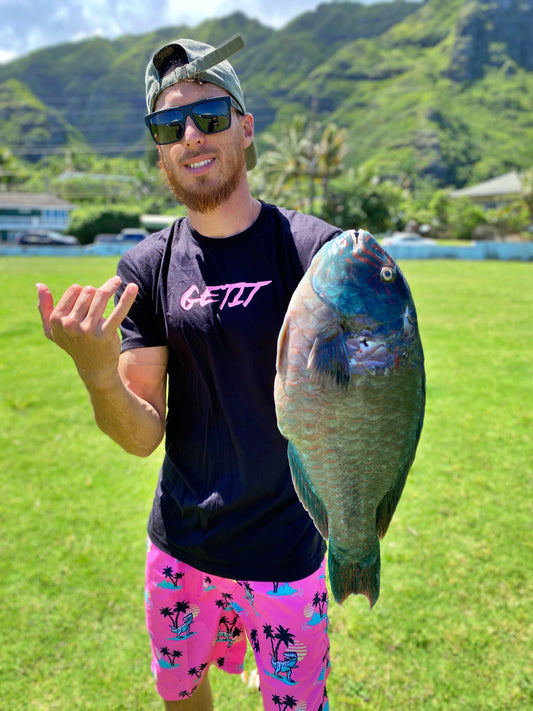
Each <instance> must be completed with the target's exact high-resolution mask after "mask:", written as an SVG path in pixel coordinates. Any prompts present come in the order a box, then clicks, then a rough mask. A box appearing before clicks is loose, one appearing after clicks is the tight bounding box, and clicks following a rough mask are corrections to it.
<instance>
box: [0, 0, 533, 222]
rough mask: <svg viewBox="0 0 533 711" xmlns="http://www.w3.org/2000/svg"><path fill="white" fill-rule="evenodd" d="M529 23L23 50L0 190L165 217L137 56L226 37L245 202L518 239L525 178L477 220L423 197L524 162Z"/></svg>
mask: <svg viewBox="0 0 533 711" xmlns="http://www.w3.org/2000/svg"><path fill="white" fill-rule="evenodd" d="M531 28H533V10H532V9H531V7H530V4H528V3H523V2H522V3H521V2H519V1H518V0H491V2H488V1H487V0H447V2H445V3H443V2H441V0H426V1H425V2H414V1H413V2H409V1H406V0H394V1H393V2H383V3H375V4H373V5H371V6H367V5H363V4H360V3H358V2H335V3H326V4H322V5H320V6H319V7H318V8H317V9H316V10H315V11H313V12H307V13H304V14H302V15H300V16H299V17H297V18H295V19H294V20H293V21H292V22H290V23H289V24H288V25H287V26H286V27H282V28H280V29H272V28H269V27H266V26H264V25H262V24H261V23H259V22H257V21H256V20H252V19H250V18H248V17H247V16H246V15H244V14H243V13H234V14H232V15H229V16H227V17H226V18H222V19H217V20H208V21H204V22H202V23H200V24H199V25H196V26H195V27H186V26H180V27H167V28H163V29H161V30H158V31H155V32H150V33H145V34H140V35H137V36H135V37H132V36H127V37H120V38H117V39H115V40H106V39H103V38H92V39H90V40H85V41H82V42H73V43H71V44H66V45H61V46H58V47H52V48H48V49H43V50H39V51H37V52H34V53H31V54H29V55H26V56H23V57H22V58H20V59H18V60H16V61H13V62H11V63H9V64H5V65H2V66H0V116H2V118H3V120H2V121H1V122H0V163H1V165H0V167H1V168H2V170H0V182H1V183H2V184H3V186H4V187H6V186H7V187H9V188H10V189H13V188H16V187H19V188H22V189H25V190H38V189H43V188H47V189H51V190H53V191H54V192H55V193H56V194H58V195H60V196H61V197H64V198H65V199H67V200H70V201H72V202H74V203H75V204H77V205H80V206H81V207H82V209H83V205H84V204H90V205H91V206H99V205H105V206H106V208H107V207H108V206H109V205H112V206H117V205H124V204H132V205H135V208H136V209H137V210H138V211H139V212H150V213H172V214H173V213H175V211H176V207H175V205H174V204H173V202H172V199H171V196H170V194H169V192H168V190H166V188H165V187H164V186H163V184H162V183H161V181H160V178H159V176H158V171H157V169H156V165H155V164H156V161H157V159H156V152H155V151H154V150H153V147H152V146H151V145H150V144H149V142H148V138H147V136H146V132H145V128H144V124H143V121H142V117H143V114H144V112H145V106H144V100H143V74H144V67H145V65H146V61H147V59H148V57H149V55H150V53H151V52H152V51H153V49H154V48H155V47H157V46H159V45H161V44H163V43H165V42H168V41H170V40H172V39H174V38H175V37H176V36H186V35H190V36H194V37H196V38H198V39H200V40H205V41H209V42H211V43H212V44H215V45H216V44H219V43H220V42H222V41H223V40H224V39H226V38H227V37H229V36H231V35H232V34H235V33H237V32H239V33H241V34H242V35H243V36H244V38H245V41H246V47H245V49H244V50H243V51H242V52H239V53H238V54H236V55H235V57H234V58H232V62H233V64H234V66H235V68H236V70H237V72H238V73H239V76H240V77H241V80H242V83H243V85H244V87H245V94H246V97H247V105H248V108H249V110H250V111H251V112H252V113H253V114H254V117H255V126H256V137H257V141H256V142H257V145H258V148H259V155H260V166H259V169H258V170H256V171H254V173H253V174H251V178H252V183H253V187H254V190H255V191H256V193H257V194H258V195H259V196H260V197H263V198H264V199H266V200H272V201H275V202H280V203H282V204H283V203H286V204H290V205H291V206H293V207H298V208H301V209H304V210H307V211H310V212H314V213H316V214H319V215H321V216H323V217H325V218H326V219H330V220H335V221H336V222H340V223H341V224H343V225H353V224H362V225H364V226H365V227H367V228H368V229H371V230H373V231H378V232H380V231H385V230H388V229H394V228H401V227H402V226H403V225H404V224H405V223H406V222H407V221H408V220H409V219H411V218H415V219H418V221H419V222H420V221H422V222H426V223H429V224H431V225H432V226H433V227H434V228H435V229H437V231H439V233H442V234H447V235H452V236H463V235H466V234H467V233H470V232H469V230H470V228H471V226H472V225H474V226H475V225H476V224H478V223H479V222H482V223H487V222H489V223H491V224H493V225H494V226H495V228H497V229H505V230H512V231H520V230H523V229H524V227H525V226H526V225H527V223H528V222H530V221H531V219H532V215H533V198H531V195H533V191H532V189H531V187H529V188H528V187H527V185H528V183H527V181H526V182H525V183H524V185H525V187H524V191H523V195H522V199H521V200H519V201H518V202H517V203H515V204H514V205H512V206H505V208H503V209H502V210H498V211H496V212H494V213H492V214H482V215H480V214H479V210H478V209H477V208H475V207H472V206H471V205H466V204H464V205H463V204H455V205H453V206H452V205H449V209H448V207H446V206H445V203H446V200H445V199H444V198H443V197H442V193H441V192H440V191H443V190H444V191H446V190H447V191H448V192H449V190H450V189H451V188H456V187H463V186H464V185H467V184H472V183H476V182H480V181H482V180H485V179H489V178H492V177H495V176H496V175H498V174H500V173H504V172H507V171H509V170H518V171H528V170H530V169H531V166H533V124H532V123H531V120H530V116H531V113H532V111H533V45H531V43H530V42H529V40H528V37H529V35H528V33H530V31H531ZM103 176H105V177H103ZM530 182H531V181H530ZM436 194H439V196H440V197H439V200H440V206H439V205H438V204H437V202H435V201H433V199H432V196H433V195H436ZM528 195H529V197H528ZM528 201H529V202H528ZM431 204H433V205H434V207H435V208H437V207H438V212H433V211H432V210H431V209H430V205H431ZM524 205H525V206H526V208H527V209H526V210H524ZM76 219H78V218H76ZM75 229H77V227H76V224H74V225H73V230H75Z"/></svg>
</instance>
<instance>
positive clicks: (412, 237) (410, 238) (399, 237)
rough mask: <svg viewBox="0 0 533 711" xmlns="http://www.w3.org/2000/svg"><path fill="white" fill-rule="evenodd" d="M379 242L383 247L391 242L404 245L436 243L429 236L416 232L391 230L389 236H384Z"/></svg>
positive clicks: (391, 243)
mask: <svg viewBox="0 0 533 711" xmlns="http://www.w3.org/2000/svg"><path fill="white" fill-rule="evenodd" d="M381 244H382V245H383V246H384V247H388V246H390V245H393V244H405V245H406V246H410V245H414V246H416V245H418V244H437V243H436V242H435V240H434V239H429V237H422V236H421V235H419V234H417V233H416V232H393V233H392V235H391V236H390V237H384V238H383V239H382V240H381Z"/></svg>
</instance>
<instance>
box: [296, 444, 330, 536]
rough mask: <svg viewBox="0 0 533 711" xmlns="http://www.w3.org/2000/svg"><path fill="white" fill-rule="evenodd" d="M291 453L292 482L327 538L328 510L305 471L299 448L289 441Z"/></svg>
mask: <svg viewBox="0 0 533 711" xmlns="http://www.w3.org/2000/svg"><path fill="white" fill-rule="evenodd" d="M287 450H288V455H289V466H290V468H291V474H292V483H293V484H294V489H295V491H296V493H297V495H298V498H299V499H300V501H301V502H302V505H303V507H304V509H305V510H306V511H308V513H309V515H310V516H311V518H312V519H313V523H314V524H315V526H316V527H317V529H318V531H319V533H320V535H321V536H322V538H324V539H326V540H327V537H328V528H329V526H328V512H327V510H326V507H325V506H324V503H323V501H322V499H321V498H320V496H319V495H318V493H317V491H316V489H315V488H314V486H313V485H312V483H311V482H310V481H309V477H308V476H307V474H306V472H305V467H304V466H303V464H302V462H301V460H300V456H299V454H298V450H297V449H296V447H295V446H294V445H293V444H292V442H289V446H288V448H287Z"/></svg>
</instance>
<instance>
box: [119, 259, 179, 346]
mask: <svg viewBox="0 0 533 711" xmlns="http://www.w3.org/2000/svg"><path fill="white" fill-rule="evenodd" d="M146 256H148V255H147V254H146V252H145V250H136V248H132V249H130V250H128V251H127V252H126V253H125V254H124V255H123V256H122V258H121V260H120V261H119V264H118V267H117V274H118V276H119V277H120V278H121V279H122V284H121V285H120V288H119V289H118V290H117V293H116V295H115V303H116V302H117V301H118V299H119V298H120V296H121V294H122V292H123V291H124V288H125V287H126V285H127V284H131V283H134V284H137V286H138V287H139V293H138V294H137V297H136V299H135V301H134V303H133V305H132V307H131V309H130V310H129V312H128V315H127V316H126V318H125V319H124V321H123V322H122V324H121V326H120V334H121V338H122V351H126V350H129V349H131V348H149V347H153V346H166V345H167V344H168V342H167V337H166V333H165V325H164V321H162V319H161V317H160V314H161V308H159V307H158V302H159V300H160V298H159V289H158V274H159V270H158V268H157V264H154V262H153V259H150V258H148V259H145V258H143V257H146Z"/></svg>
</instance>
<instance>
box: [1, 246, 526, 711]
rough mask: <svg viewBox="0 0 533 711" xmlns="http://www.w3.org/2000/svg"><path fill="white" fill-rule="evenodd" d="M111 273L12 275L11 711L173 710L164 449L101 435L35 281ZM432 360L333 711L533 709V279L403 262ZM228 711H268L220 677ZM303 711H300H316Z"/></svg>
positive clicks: (10, 262)
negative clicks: (159, 689) (165, 587)
mask: <svg viewBox="0 0 533 711" xmlns="http://www.w3.org/2000/svg"><path fill="white" fill-rule="evenodd" d="M115 264H116V260H114V259H111V258H91V257H86V258H80V259H78V258H68V257H67V258H63V259H61V258H37V257H32V258H17V257H12V258H3V259H1V261H0V276H1V278H2V284H3V289H4V291H3V295H2V297H1V299H0V335H1V338H0V418H1V419H0V422H1V425H2V427H1V428H0V451H1V454H2V462H3V467H2V470H1V474H0V476H1V498H0V525H1V530H2V535H1V539H0V595H1V601H2V604H1V606H0V631H1V635H2V644H1V645H0V689H1V699H0V707H1V708H6V709H10V710H15V711H17V710H19V709H20V710H24V711H26V710H27V709H32V710H33V709H42V710H43V711H44V710H46V711H48V710H49V709H50V710H51V709H59V710H61V711H72V710H74V709H76V710H78V709H79V710H82V711H93V710H94V711H108V710H109V711H116V710H118V709H125V710H128V711H133V710H135V709H143V710H145V709H146V710H149V709H154V710H155V709H160V708H161V704H160V702H159V700H158V699H157V697H156V695H155V692H154V690H153V685H152V679H151V675H150V671H149V656H148V655H149V649H148V641H147V637H146V633H145V630H144V619H143V589H142V588H143V585H142V582H143V566H144V549H145V526H146V519H147V516H148V512H149V509H150V505H151V499H152V495H153V490H154V486H155V482H156V478H157V470H158V465H159V460H160V457H161V452H160V451H159V452H156V453H155V454H154V455H152V456H151V457H150V458H148V459H136V458H134V457H131V456H129V455H127V454H125V453H123V452H122V451H121V450H120V449H119V448H118V447H117V446H116V445H115V444H113V443H112V442H110V441H108V440H107V439H106V437H105V436H104V435H103V434H101V433H100V432H99V430H98V429H97V428H96V426H95V424H94V421H93V418H92V412H91V409H90V406H89V401H88V397H87V395H86V393H85V390H84V388H83V386H82V385H81V384H80V383H79V382H78V379H77V375H76V372H75V368H74V365H73V363H72V362H71V361H70V359H69V358H68V356H66V355H65V354H64V353H63V352H61V351H59V349H57V348H56V347H55V346H54V345H53V344H51V343H50V342H48V341H47V340H46V339H44V337H43V336H42V332H41V327H40V319H39V315H38V312H37V309H36V295H35V289H34V284H35V282H36V281H44V282H45V283H47V284H48V285H49V286H50V287H51V288H52V290H53V292H54V293H55V294H59V293H60V292H61V291H62V289H64V288H65V287H66V286H67V285H69V284H70V283H71V282H72V281H77V282H79V283H99V282H102V281H104V280H105V279H106V278H107V277H108V276H110V275H111V274H112V273H114V269H115ZM401 266H402V269H403V271H404V273H405V275H406V276H407V278H408V281H409V283H410V284H411V288H412V291H413V295H414V298H415V302H416V304H417V308H418V315H419V321H420V326H421V332H422V338H423V343H424V347H425V353H426V366H427V382H428V402H427V410H426V422H425V426H424V431H423V433H422V439H421V443H420V446H419V450H418V454H417V458H416V461H415V464H414V467H413V469H412V471H411V474H410V476H409V479H408V483H407V486H406V489H405V491H404V494H403V497H402V500H401V502H400V505H399V507H398V510H397V512H396V515H395V518H394V519H393V522H392V524H391V527H390V529H389V532H388V534H387V537H386V538H385V540H384V541H383V543H382V584H381V595H380V599H379V601H378V603H377V604H376V606H375V607H374V609H373V610H372V611H370V610H369V607H368V603H367V601H366V598H362V597H360V596H359V597H353V596H352V597H350V598H349V599H348V600H347V601H346V602H345V603H344V604H343V605H342V606H338V605H336V604H335V603H332V604H331V607H330V632H331V642H332V648H331V661H332V672H331V676H330V679H329V683H328V691H329V697H330V707H331V709H332V711H348V710H352V709H353V710H356V709H367V710H368V711H407V709H409V711H428V710H436V711H450V710H451V711H455V710H457V711H470V710H472V711H503V710H505V711H510V710H513V711H525V709H527V708H531V705H532V704H533V678H532V670H533V652H532V650H533V635H532V631H533V630H532V617H533V613H532V609H533V608H532V603H533V573H532V568H533V565H532V564H533V550H532V539H531V531H532V526H531V522H532V518H533V516H532V514H533V510H532V509H533V507H532V500H533V497H532V493H533V492H532V481H533V476H532V475H533V441H532V432H533V265H530V264H526V263H511V262H507V263H503V262H454V261H405V262H403V263H402V264H401ZM211 677H212V684H213V689H214V694H215V704H216V708H217V711H221V710H222V711H236V710H237V711H259V709H261V708H262V705H261V702H260V697H259V695H258V693H257V692H256V691H253V690H250V689H248V688H247V687H246V685H244V684H243V683H242V682H241V680H240V679H239V678H238V677H229V676H227V675H224V674H223V673H222V672H219V671H213V672H212V674H211ZM300 711H303V710H300Z"/></svg>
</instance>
